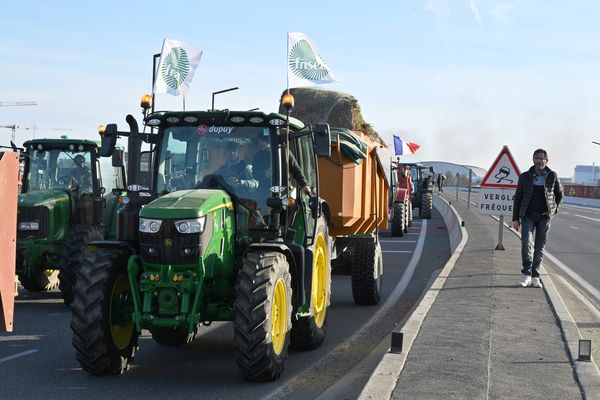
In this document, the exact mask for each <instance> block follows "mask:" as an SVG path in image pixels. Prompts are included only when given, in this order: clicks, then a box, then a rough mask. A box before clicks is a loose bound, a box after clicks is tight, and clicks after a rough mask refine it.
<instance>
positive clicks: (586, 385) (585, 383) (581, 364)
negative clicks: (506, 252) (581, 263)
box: [493, 216, 600, 400]
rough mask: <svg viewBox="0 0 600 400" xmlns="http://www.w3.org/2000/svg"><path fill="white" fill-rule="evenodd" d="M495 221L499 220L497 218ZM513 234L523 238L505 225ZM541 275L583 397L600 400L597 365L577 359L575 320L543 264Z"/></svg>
mask: <svg viewBox="0 0 600 400" xmlns="http://www.w3.org/2000/svg"><path fill="white" fill-rule="evenodd" d="M493 218H494V219H497V220H499V218H497V217H495V216H494V217H493ZM505 226H506V227H507V228H508V229H509V230H510V231H511V232H512V233H514V234H515V235H516V236H517V237H519V238H520V237H521V234H520V233H519V232H517V231H515V230H514V229H513V228H512V227H510V226H509V225H508V224H506V225H505ZM540 275H541V276H542V283H543V284H544V291H545V292H546V297H547V298H548V300H549V302H550V305H551V306H552V308H553V309H554V312H555V314H556V318H557V319H558V322H559V326H560V329H561V331H562V334H563V337H564V340H565V345H566V348H567V352H568V354H569V358H570V359H571V364H572V365H573V368H574V369H575V375H576V377H577V381H578V383H579V386H580V388H581V391H582V392H583V396H584V398H585V399H587V400H600V371H599V370H598V367H597V366H596V364H595V363H594V362H592V361H579V360H578V359H577V357H578V355H579V339H581V338H582V336H581V333H580V332H579V328H577V324H576V323H575V321H574V320H573V317H572V316H571V313H570V312H569V310H568V309H567V307H566V305H565V303H564V301H563V299H562V297H561V296H560V294H559V293H558V290H557V289H556V286H554V282H553V281H552V278H550V275H549V274H548V273H547V272H546V270H545V268H544V266H543V264H542V267H541V268H540Z"/></svg>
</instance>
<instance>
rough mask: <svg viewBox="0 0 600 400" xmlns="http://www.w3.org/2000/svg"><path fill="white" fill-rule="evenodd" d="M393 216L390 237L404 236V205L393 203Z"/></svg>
mask: <svg viewBox="0 0 600 400" xmlns="http://www.w3.org/2000/svg"><path fill="white" fill-rule="evenodd" d="M392 208H393V213H394V216H393V217H392V236H404V229H405V215H404V213H405V207H404V203H394V205H393V206H392Z"/></svg>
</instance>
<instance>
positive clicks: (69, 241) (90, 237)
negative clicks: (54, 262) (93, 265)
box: [58, 225, 104, 304]
mask: <svg viewBox="0 0 600 400" xmlns="http://www.w3.org/2000/svg"><path fill="white" fill-rule="evenodd" d="M102 239H104V233H103V232H102V230H100V229H98V228H97V227H93V226H89V225H74V226H72V227H70V228H69V231H68V232H67V234H66V235H65V240H64V241H63V245H62V248H61V249H60V272H59V274H58V280H59V283H58V288H59V289H60V292H61V295H62V298H63V300H64V302H65V304H71V302H72V301H73V287H74V286H75V278H76V276H77V271H79V269H80V268H81V257H82V256H83V253H84V252H85V248H86V246H87V245H88V243H90V242H93V241H95V240H102Z"/></svg>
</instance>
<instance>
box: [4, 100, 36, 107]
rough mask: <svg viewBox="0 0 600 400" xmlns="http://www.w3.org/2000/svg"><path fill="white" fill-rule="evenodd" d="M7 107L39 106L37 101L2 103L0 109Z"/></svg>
mask: <svg viewBox="0 0 600 400" xmlns="http://www.w3.org/2000/svg"><path fill="white" fill-rule="evenodd" d="M6 106H37V103H36V102H35V101H0V107H6Z"/></svg>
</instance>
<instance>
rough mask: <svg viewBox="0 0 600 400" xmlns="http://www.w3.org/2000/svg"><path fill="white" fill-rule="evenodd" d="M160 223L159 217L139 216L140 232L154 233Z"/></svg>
mask: <svg viewBox="0 0 600 400" xmlns="http://www.w3.org/2000/svg"><path fill="white" fill-rule="evenodd" d="M161 225H162V220H160V219H148V218H140V232H144V233H156V232H158V230H159V229H160V226H161Z"/></svg>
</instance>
